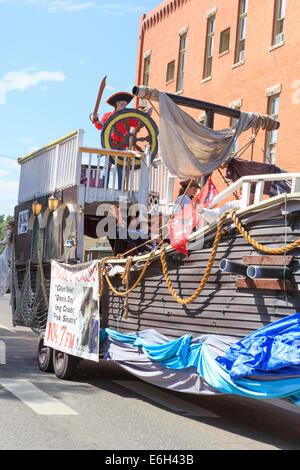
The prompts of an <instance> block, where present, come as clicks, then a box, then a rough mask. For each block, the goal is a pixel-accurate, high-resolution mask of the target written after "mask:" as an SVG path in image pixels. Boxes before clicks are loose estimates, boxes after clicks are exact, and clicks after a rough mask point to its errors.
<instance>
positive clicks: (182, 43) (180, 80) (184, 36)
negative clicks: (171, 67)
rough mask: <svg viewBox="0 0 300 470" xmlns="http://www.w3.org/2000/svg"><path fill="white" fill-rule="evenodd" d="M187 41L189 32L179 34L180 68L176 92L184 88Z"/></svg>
mask: <svg viewBox="0 0 300 470" xmlns="http://www.w3.org/2000/svg"><path fill="white" fill-rule="evenodd" d="M186 43H187V32H184V33H182V34H180V35H179V54H178V70H177V82H176V92H179V91H182V90H183V79H184V69H185V57H186Z"/></svg>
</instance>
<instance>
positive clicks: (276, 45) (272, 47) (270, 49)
mask: <svg viewBox="0 0 300 470" xmlns="http://www.w3.org/2000/svg"><path fill="white" fill-rule="evenodd" d="M281 46H284V41H281V42H279V43H278V44H274V45H273V46H271V47H269V52H272V51H274V49H278V47H281Z"/></svg>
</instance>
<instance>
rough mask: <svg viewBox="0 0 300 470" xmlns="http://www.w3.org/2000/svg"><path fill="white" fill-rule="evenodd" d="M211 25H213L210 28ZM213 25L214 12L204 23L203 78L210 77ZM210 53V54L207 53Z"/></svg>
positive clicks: (214, 23) (214, 20) (213, 37)
mask: <svg viewBox="0 0 300 470" xmlns="http://www.w3.org/2000/svg"><path fill="white" fill-rule="evenodd" d="M211 25H213V27H212V28H211ZM215 25H216V14H213V15H210V16H209V17H208V18H207V23H206V40H205V55H204V67H203V80H206V79H208V78H210V77H211V74H212V59H213V53H214V39H215ZM209 53H211V55H209Z"/></svg>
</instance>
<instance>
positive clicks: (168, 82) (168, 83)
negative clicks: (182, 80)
mask: <svg viewBox="0 0 300 470" xmlns="http://www.w3.org/2000/svg"><path fill="white" fill-rule="evenodd" d="M173 82H174V78H172V79H171V80H168V81H167V82H166V83H165V85H170V83H173Z"/></svg>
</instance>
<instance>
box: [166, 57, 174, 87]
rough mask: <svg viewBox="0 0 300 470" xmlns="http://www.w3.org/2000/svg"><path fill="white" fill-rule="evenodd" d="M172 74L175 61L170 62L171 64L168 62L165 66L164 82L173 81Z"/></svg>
mask: <svg viewBox="0 0 300 470" xmlns="http://www.w3.org/2000/svg"><path fill="white" fill-rule="evenodd" d="M174 73H175V60H172V62H169V63H168V65H167V76H166V82H170V81H171V80H173V79H174Z"/></svg>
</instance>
